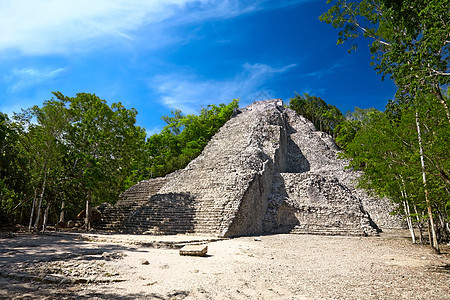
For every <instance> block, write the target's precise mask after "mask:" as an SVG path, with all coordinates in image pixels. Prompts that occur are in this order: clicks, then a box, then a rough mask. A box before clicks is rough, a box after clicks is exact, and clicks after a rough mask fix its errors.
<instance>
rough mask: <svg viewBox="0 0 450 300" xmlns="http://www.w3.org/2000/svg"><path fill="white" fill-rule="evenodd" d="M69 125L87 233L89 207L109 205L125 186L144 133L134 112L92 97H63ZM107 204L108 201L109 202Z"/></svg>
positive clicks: (71, 149)
mask: <svg viewBox="0 0 450 300" xmlns="http://www.w3.org/2000/svg"><path fill="white" fill-rule="evenodd" d="M54 95H55V96H56V97H57V99H59V100H60V101H61V102H62V103H67V105H68V112H69V116H70V119H71V124H70V127H69V129H68V134H67V138H66V142H67V145H68V147H69V151H70V152H71V153H72V154H73V157H74V159H75V161H76V167H75V168H76V170H75V172H76V173H77V175H76V177H75V178H76V182H78V186H79V188H80V189H82V190H83V191H84V196H85V203H86V209H85V215H86V222H85V223H86V229H87V230H89V229H90V211H91V208H90V206H91V204H92V203H94V204H99V203H101V202H104V201H106V202H111V201H112V199H115V198H117V196H118V194H119V193H120V192H121V191H122V190H123V188H124V186H125V185H126V180H127V175H128V173H129V172H130V171H131V170H130V168H131V167H132V165H133V164H132V162H133V160H134V159H135V158H136V153H137V152H138V151H139V149H140V147H141V146H142V145H143V141H144V140H145V132H144V130H143V129H141V128H140V127H138V126H136V125H135V123H136V115H137V111H136V110H135V109H125V108H124V107H123V106H122V104H121V103H113V104H112V105H111V107H110V106H109V105H108V104H107V103H106V101H105V100H102V99H100V98H99V97H97V96H96V95H94V94H86V93H79V94H77V95H76V97H66V96H64V95H63V94H61V93H59V92H55V93H54ZM108 200H109V201H108Z"/></svg>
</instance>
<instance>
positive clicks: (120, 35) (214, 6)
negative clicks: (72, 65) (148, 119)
mask: <svg viewBox="0 0 450 300" xmlns="http://www.w3.org/2000/svg"><path fill="white" fill-rule="evenodd" d="M306 1H308V0H291V1H276V2H275V3H274V1H265V0H253V1H239V0H225V1H223V0H151V1H140V0H134V1H133V0H95V1H92V0H77V1H72V0H46V1H35V0H2V1H1V2H0V51H2V50H3V51H4V50H12V51H18V52H19V53H22V54H28V55H30V54H31V55H34V54H54V53H65V54H66V53H72V52H74V51H86V50H89V49H92V48H96V47H102V46H104V44H105V43H110V42H112V41H114V40H115V39H122V40H125V41H126V40H133V39H134V37H135V36H134V34H135V33H136V31H138V30H141V29H143V28H144V29H145V30H147V31H148V32H147V33H148V35H150V37H149V40H150V43H152V42H153V43H154V45H153V46H157V45H161V44H164V42H163V41H161V39H163V38H165V39H167V38H168V37H167V36H165V34H164V32H165V30H166V29H167V28H168V27H171V26H177V25H181V24H186V23H189V22H201V21H204V20H209V19H223V18H232V17H235V16H239V15H242V14H247V13H251V12H254V11H259V10H264V9H273V8H277V7H283V6H286V5H292V4H295V3H299V2H306ZM277 2H280V3H278V4H277ZM152 37H153V38H152ZM149 46H152V45H149Z"/></svg>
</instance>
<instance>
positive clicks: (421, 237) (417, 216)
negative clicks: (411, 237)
mask: <svg viewBox="0 0 450 300" xmlns="http://www.w3.org/2000/svg"><path fill="white" fill-rule="evenodd" d="M414 212H415V213H416V220H417V227H418V228H419V240H420V243H421V244H423V224H422V220H421V219H420V218H419V212H418V211H417V206H416V204H415V203H414Z"/></svg>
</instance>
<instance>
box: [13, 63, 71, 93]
mask: <svg viewBox="0 0 450 300" xmlns="http://www.w3.org/2000/svg"><path fill="white" fill-rule="evenodd" d="M64 70H65V69H64V68H56V69H55V68H45V69H41V70H39V69H35V68H22V69H13V70H12V73H11V74H10V75H8V76H5V81H7V82H11V83H12V84H11V85H10V86H9V88H8V90H9V91H10V92H16V91H18V90H21V89H24V88H28V87H31V86H34V85H37V84H40V83H42V82H44V81H47V80H51V79H53V78H55V77H57V76H58V75H59V74H61V73H62V72H64Z"/></svg>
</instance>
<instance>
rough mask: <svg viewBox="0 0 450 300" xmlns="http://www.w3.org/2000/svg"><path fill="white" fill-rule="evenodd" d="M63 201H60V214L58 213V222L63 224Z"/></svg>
mask: <svg viewBox="0 0 450 300" xmlns="http://www.w3.org/2000/svg"><path fill="white" fill-rule="evenodd" d="M64 205H65V203H64V199H63V200H62V201H61V212H60V213H59V222H64Z"/></svg>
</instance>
